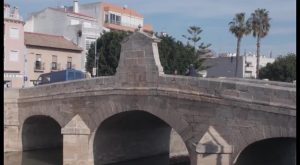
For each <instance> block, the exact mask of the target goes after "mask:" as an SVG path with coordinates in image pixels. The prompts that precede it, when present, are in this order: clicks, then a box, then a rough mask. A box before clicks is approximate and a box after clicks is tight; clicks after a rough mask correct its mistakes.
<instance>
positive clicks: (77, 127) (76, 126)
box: [61, 115, 90, 135]
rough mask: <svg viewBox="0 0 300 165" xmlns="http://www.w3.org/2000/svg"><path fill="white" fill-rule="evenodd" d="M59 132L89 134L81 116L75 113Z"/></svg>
mask: <svg viewBox="0 0 300 165" xmlns="http://www.w3.org/2000/svg"><path fill="white" fill-rule="evenodd" d="M61 133H62V134H68V135H89V134H90V129H89V127H88V126H87V125H86V124H85V123H84V121H83V120H82V119H81V117H80V116H79V115H76V116H74V117H73V119H72V120H71V121H70V122H69V123H68V124H67V125H66V126H65V127H64V128H62V130H61Z"/></svg>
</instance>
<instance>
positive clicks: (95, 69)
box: [93, 39, 97, 77]
mask: <svg viewBox="0 0 300 165" xmlns="http://www.w3.org/2000/svg"><path fill="white" fill-rule="evenodd" d="M94 43H95V64H94V70H93V75H94V76H96V77H97V39H96V40H95V42H94ZM94 71H95V73H94Z"/></svg>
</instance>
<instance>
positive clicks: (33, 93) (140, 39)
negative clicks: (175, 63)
mask: <svg viewBox="0 0 300 165" xmlns="http://www.w3.org/2000/svg"><path fill="white" fill-rule="evenodd" d="M157 42H159V40H158V39H157V38H155V37H152V36H148V35H147V34H145V33H142V32H135V33H134V34H132V35H131V36H129V37H127V38H126V39H125V40H124V41H123V42H122V48H121V54H120V60H119V65H118V68H117V73H116V75H114V76H107V77H99V78H94V79H86V80H77V81H72V82H63V83H55V84H51V85H44V86H38V87H33V88H26V89H21V90H20V98H22V99H23V98H24V99H26V98H39V99H42V97H48V99H51V97H54V96H55V97H76V96H82V95H110V94H128V95H137V94H144V95H168V96H171V97H180V98H185V99H192V100H203V101H208V102H214V103H217V104H223V103H224V104H225V103H226V104H233V103H236V104H237V103H239V104H241V105H243V104H244V103H245V104H244V106H250V104H256V105H258V106H272V107H278V108H279V109H280V108H288V109H291V110H295V109H296V87H295V85H293V84H291V83H280V82H269V81H268V82H267V81H262V80H260V81H259V80H242V79H235V78H221V79H220V78H197V77H187V76H174V75H165V74H164V73H163V68H162V66H161V64H160V60H159V54H158V48H157ZM293 114H294V112H293Z"/></svg>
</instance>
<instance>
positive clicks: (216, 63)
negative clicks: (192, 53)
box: [204, 54, 275, 78]
mask: <svg viewBox="0 0 300 165" xmlns="http://www.w3.org/2000/svg"><path fill="white" fill-rule="evenodd" d="M274 61H275V59H274V58H268V57H265V56H261V57H260V66H259V68H262V67H264V66H266V65H267V63H273V62H274ZM256 62H257V61H256V55H246V56H240V57H239V60H238V70H237V77H239V78H256ZM204 64H205V65H206V66H210V68H208V69H207V70H206V71H207V75H206V77H235V75H234V73H235V65H236V57H235V54H230V55H227V56H224V55H223V56H219V57H213V58H207V59H206V60H205V61H204Z"/></svg>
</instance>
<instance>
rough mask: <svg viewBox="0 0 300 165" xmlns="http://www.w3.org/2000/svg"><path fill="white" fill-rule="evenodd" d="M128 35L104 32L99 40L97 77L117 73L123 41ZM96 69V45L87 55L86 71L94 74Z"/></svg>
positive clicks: (117, 32) (92, 46)
mask: <svg viewBox="0 0 300 165" xmlns="http://www.w3.org/2000/svg"><path fill="white" fill-rule="evenodd" d="M127 35H128V33H126V32H119V31H112V32H104V33H103V35H102V36H101V37H100V38H98V39H97V57H98V59H97V58H96V59H97V67H98V68H97V72H98V73H97V75H99V76H109V75H114V74H115V73H116V68H117V66H118V63H119V58H120V52H121V44H120V43H121V41H122V40H123V39H124V38H125V37H126V36H127ZM93 67H95V44H94V43H93V44H91V47H90V49H89V51H88V53H87V64H86V70H87V71H88V72H90V73H92V70H93Z"/></svg>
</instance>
